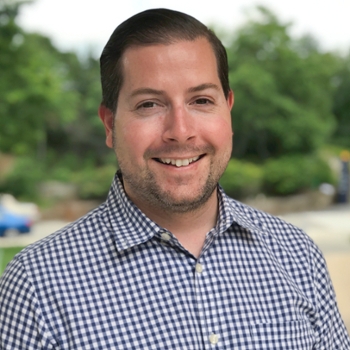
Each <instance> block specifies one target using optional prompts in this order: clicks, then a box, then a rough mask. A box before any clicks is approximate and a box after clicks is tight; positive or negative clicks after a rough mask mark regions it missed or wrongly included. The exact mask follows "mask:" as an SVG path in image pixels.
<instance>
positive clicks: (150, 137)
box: [116, 120, 157, 162]
mask: <svg viewBox="0 0 350 350" xmlns="http://www.w3.org/2000/svg"><path fill="white" fill-rule="evenodd" d="M156 135H157V130H156V128H155V127H154V125H152V123H146V121H135V120H134V121H129V122H127V123H118V124H116V148H117V152H119V153H120V152H122V156H125V154H128V155H129V156H132V157H133V161H135V162H137V161H138V160H139V159H140V158H143V155H144V153H145V151H146V150H147V149H148V148H149V147H150V145H152V143H153V142H154V140H155V139H156Z"/></svg>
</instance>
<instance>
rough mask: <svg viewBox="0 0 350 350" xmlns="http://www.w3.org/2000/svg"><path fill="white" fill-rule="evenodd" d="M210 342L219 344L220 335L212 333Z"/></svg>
mask: <svg viewBox="0 0 350 350" xmlns="http://www.w3.org/2000/svg"><path fill="white" fill-rule="evenodd" d="M209 342H210V344H213V345H215V344H217V343H218V342H219V336H218V335H217V334H214V333H212V334H210V336H209Z"/></svg>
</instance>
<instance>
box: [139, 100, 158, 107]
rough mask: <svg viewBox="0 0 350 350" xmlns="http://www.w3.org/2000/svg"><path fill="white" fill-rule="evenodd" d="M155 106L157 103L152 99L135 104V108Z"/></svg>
mask: <svg viewBox="0 0 350 350" xmlns="http://www.w3.org/2000/svg"><path fill="white" fill-rule="evenodd" d="M156 106H157V104H156V103H155V102H152V101H146V102H143V103H141V104H139V105H138V106H137V109H141V108H146V109H147V108H154V107H156Z"/></svg>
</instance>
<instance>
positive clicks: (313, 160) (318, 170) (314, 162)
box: [263, 155, 335, 195]
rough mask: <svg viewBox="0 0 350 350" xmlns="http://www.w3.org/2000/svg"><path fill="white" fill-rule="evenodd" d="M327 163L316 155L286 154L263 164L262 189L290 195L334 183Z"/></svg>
mask: <svg viewBox="0 0 350 350" xmlns="http://www.w3.org/2000/svg"><path fill="white" fill-rule="evenodd" d="M334 182H335V181H334V176H333V174H332V171H331V169H330V167H329V165H328V164H327V163H326V162H325V161H324V160H323V159H321V158H319V157H317V156H312V155H308V156H303V155H288V156H284V157H282V158H280V159H271V160H269V161H267V162H266V163H265V165H264V172H263V189H264V192H265V193H267V194H271V195H290V194H296V193H300V192H303V191H306V190H308V189H317V188H318V187H319V186H320V185H321V184H322V183H330V184H334Z"/></svg>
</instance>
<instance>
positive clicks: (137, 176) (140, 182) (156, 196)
mask: <svg viewBox="0 0 350 350" xmlns="http://www.w3.org/2000/svg"><path fill="white" fill-rule="evenodd" d="M115 150H116V155H117V160H118V164H119V169H120V172H121V174H122V178H123V182H124V183H126V184H127V186H128V188H129V189H130V190H131V192H132V193H133V195H135V196H137V197H138V198H137V199H139V200H140V201H142V202H143V203H147V204H148V206H150V207H153V208H158V209H159V210H162V211H164V212H167V213H169V214H172V213H178V214H181V213H186V212H193V211H196V210H198V209H200V208H201V207H202V206H204V205H205V203H207V201H208V200H209V199H210V197H211V196H212V194H213V192H214V191H215V189H216V188H217V185H218V181H219V179H220V177H221V175H222V174H223V172H224V171H225V169H226V166H227V163H228V161H229V158H230V152H227V153H225V155H224V157H223V158H222V159H219V161H218V162H211V163H210V165H209V172H208V175H207V178H206V180H205V183H204V184H203V186H202V187H201V188H200V189H199V191H198V192H197V193H195V194H193V195H192V197H191V198H180V199H177V198H174V196H173V195H172V193H171V191H170V190H169V191H167V190H164V189H163V188H161V186H160V184H158V182H157V179H156V174H154V173H153V172H152V171H150V170H149V168H148V167H146V168H144V169H142V171H141V172H138V173H136V172H133V171H129V169H130V167H129V166H128V164H127V163H128V161H129V160H125V162H124V159H123V157H120V156H119V157H118V152H117V148H115ZM168 166H171V165H168ZM127 194H128V193H127Z"/></svg>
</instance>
